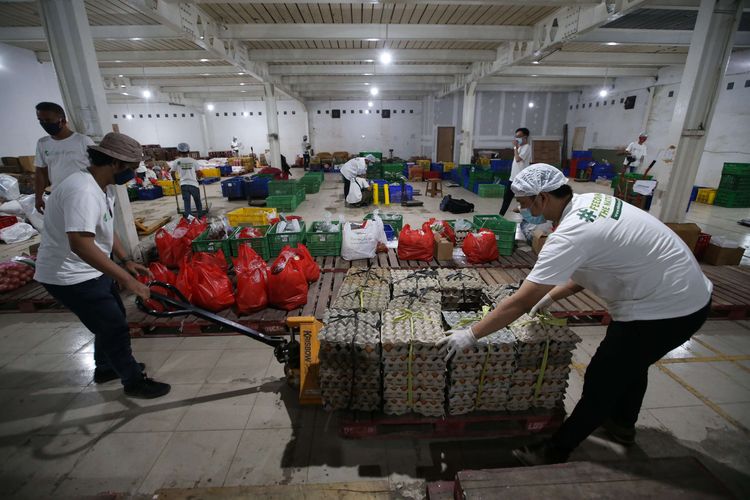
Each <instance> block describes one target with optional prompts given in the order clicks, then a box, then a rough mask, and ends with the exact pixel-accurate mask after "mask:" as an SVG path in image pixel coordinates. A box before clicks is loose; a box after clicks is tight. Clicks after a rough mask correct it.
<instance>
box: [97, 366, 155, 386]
mask: <svg viewBox="0 0 750 500" xmlns="http://www.w3.org/2000/svg"><path fill="white" fill-rule="evenodd" d="M138 366H140V367H141V371H142V372H144V371H146V365H145V363H138ZM118 378H120V376H119V375H118V374H117V373H116V372H115V371H114V370H112V369H108V368H95V369H94V383H95V384H103V383H105V382H110V381H112V380H117V379H118Z"/></svg>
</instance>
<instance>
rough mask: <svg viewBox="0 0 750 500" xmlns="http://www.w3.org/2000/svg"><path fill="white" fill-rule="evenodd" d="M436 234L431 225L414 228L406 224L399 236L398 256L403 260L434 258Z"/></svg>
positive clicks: (427, 259) (428, 259)
mask: <svg viewBox="0 0 750 500" xmlns="http://www.w3.org/2000/svg"><path fill="white" fill-rule="evenodd" d="M434 247H435V236H434V235H433V234H432V230H431V229H430V228H429V226H423V227H422V229H412V228H411V226H409V224H407V225H405V226H404V227H403V229H401V232H400V233H399V236H398V258H399V259H402V260H426V261H430V260H432V256H433V254H434Z"/></svg>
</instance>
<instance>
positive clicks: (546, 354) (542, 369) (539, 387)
mask: <svg viewBox="0 0 750 500" xmlns="http://www.w3.org/2000/svg"><path fill="white" fill-rule="evenodd" d="M548 357H549V335H548V336H547V343H546V344H545V346H544V357H542V366H541V367H540V368H539V376H538V377H537V378H536V387H535V388H534V402H536V398H538V397H539V392H540V391H541V390H542V381H543V380H544V372H545V370H546V369H547V358H548Z"/></svg>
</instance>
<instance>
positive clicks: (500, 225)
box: [474, 215, 516, 255]
mask: <svg viewBox="0 0 750 500" xmlns="http://www.w3.org/2000/svg"><path fill="white" fill-rule="evenodd" d="M474 225H475V226H476V228H477V229H489V230H490V231H492V232H493V233H495V241H496V242H497V250H498V252H499V253H500V255H511V254H512V253H513V249H514V247H515V244H516V223H515V222H511V221H509V220H507V219H505V218H503V217H502V216H500V215H475V216H474Z"/></svg>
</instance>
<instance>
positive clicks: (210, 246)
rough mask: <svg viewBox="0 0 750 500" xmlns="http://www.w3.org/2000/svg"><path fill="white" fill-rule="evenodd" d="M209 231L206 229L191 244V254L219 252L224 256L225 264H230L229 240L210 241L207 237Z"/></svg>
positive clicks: (230, 250)
mask: <svg viewBox="0 0 750 500" xmlns="http://www.w3.org/2000/svg"><path fill="white" fill-rule="evenodd" d="M209 231H210V229H206V230H205V231H203V232H202V233H201V234H200V235H198V237H197V238H195V239H194V240H193V242H192V244H191V247H192V249H193V252H205V253H216V252H218V251H219V250H221V251H222V253H223V254H224V258H225V259H226V261H227V263H231V259H230V257H231V256H232V248H231V246H230V245H229V239H211V238H209V236H208V232H209Z"/></svg>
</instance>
